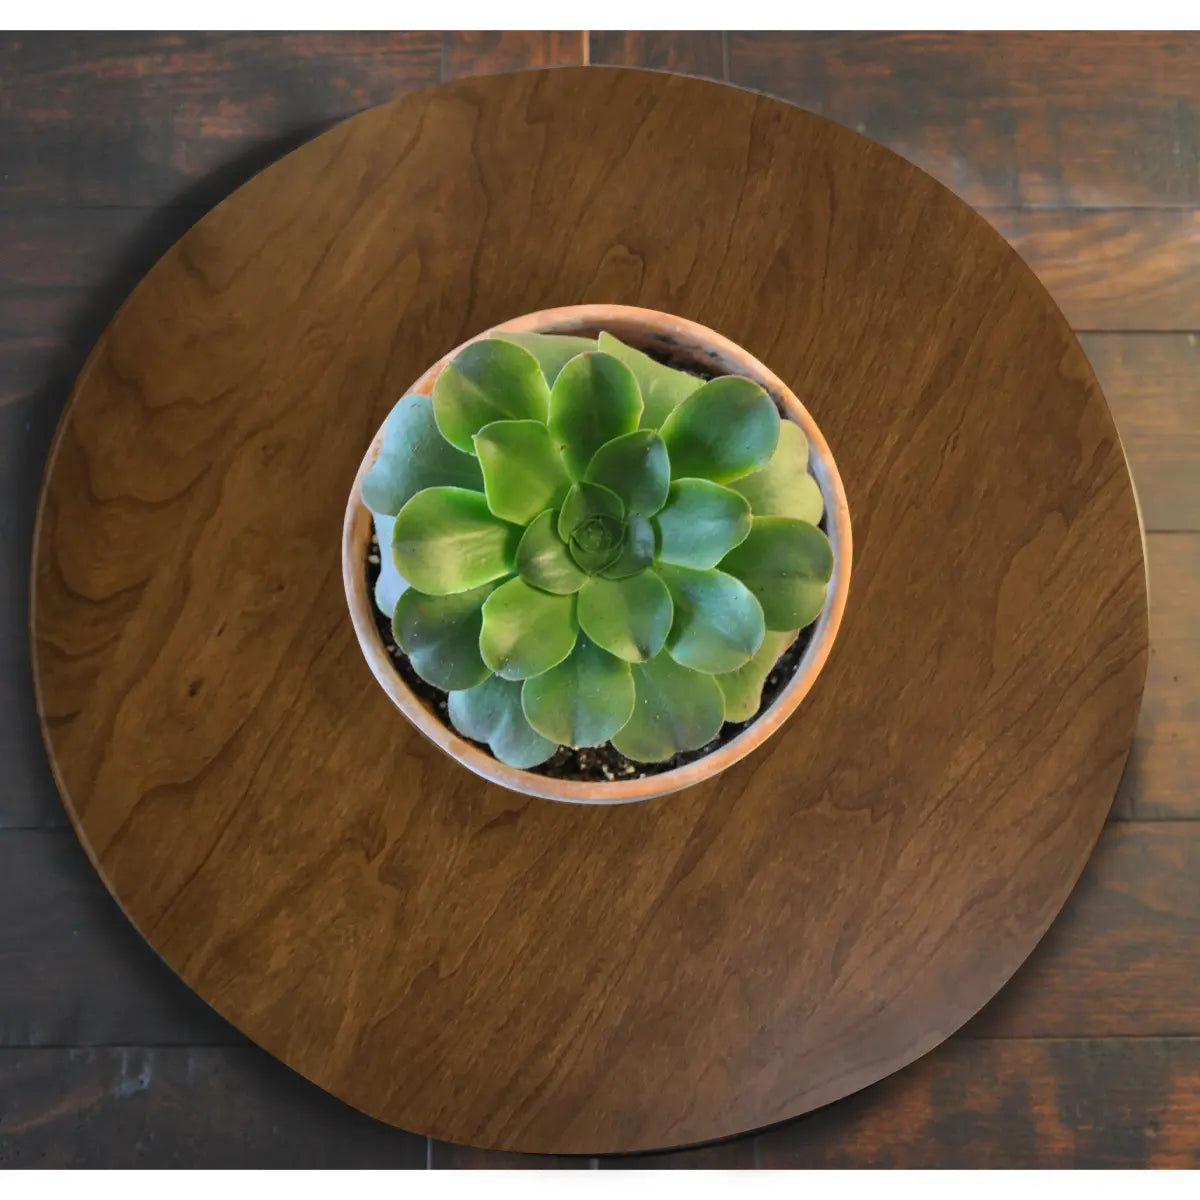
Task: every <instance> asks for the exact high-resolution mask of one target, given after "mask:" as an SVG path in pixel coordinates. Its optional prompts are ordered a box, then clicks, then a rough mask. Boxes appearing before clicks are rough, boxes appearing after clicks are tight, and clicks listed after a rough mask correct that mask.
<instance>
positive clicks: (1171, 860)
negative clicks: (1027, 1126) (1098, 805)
mask: <svg viewBox="0 0 1200 1200" xmlns="http://www.w3.org/2000/svg"><path fill="white" fill-rule="evenodd" d="M1198 879H1200V823H1196V822H1190V821H1183V822H1153V823H1142V822H1139V823H1120V822H1116V823H1110V824H1109V825H1108V826H1106V828H1105V830H1104V832H1103V833H1102V834H1101V837H1100V843H1099V845H1098V846H1097V848H1096V852H1095V854H1093V856H1092V858H1091V861H1090V862H1089V863H1088V865H1087V867H1086V868H1085V869H1084V872H1083V876H1082V878H1081V879H1080V882H1079V885H1078V887H1077V888H1076V889H1075V891H1074V893H1073V894H1072V895H1071V897H1070V899H1069V900H1068V901H1067V904H1066V906H1065V907H1064V908H1063V911H1062V913H1061V914H1060V915H1059V916H1058V918H1057V919H1056V920H1055V922H1054V924H1053V925H1051V927H1050V931H1049V932H1048V933H1047V934H1046V936H1045V938H1044V939H1043V940H1042V942H1041V944H1040V945H1039V946H1038V947H1037V949H1036V950H1035V951H1034V953H1033V954H1032V955H1031V956H1030V957H1029V959H1028V961H1027V962H1026V963H1025V965H1024V966H1023V967H1021V968H1020V969H1019V970H1018V971H1017V973H1016V975H1015V976H1014V977H1013V979H1012V981H1011V982H1010V983H1009V984H1008V986H1007V987H1005V988H1004V989H1003V991H1001V993H1000V994H999V995H998V996H997V997H996V999H995V1000H993V1001H992V1002H991V1003H990V1004H989V1005H988V1006H987V1007H986V1008H985V1009H984V1010H983V1012H982V1013H980V1015H979V1016H978V1017H976V1018H975V1020H974V1021H972V1022H971V1023H970V1024H969V1025H968V1026H967V1032H968V1033H969V1034H970V1035H971V1036H973V1037H1076V1036H1088V1037H1133V1036H1147V1035H1163V1036H1166V1035H1170V1034H1188V1035H1200V989H1198V988H1197V987H1196V980H1197V978H1200V886H1198V885H1197V880H1198Z"/></svg>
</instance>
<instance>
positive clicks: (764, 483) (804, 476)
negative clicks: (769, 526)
mask: <svg viewBox="0 0 1200 1200" xmlns="http://www.w3.org/2000/svg"><path fill="white" fill-rule="evenodd" d="M729 486H730V487H732V488H733V489H734V491H737V492H741V494H742V495H743V496H745V497H746V499H747V500H749V501H750V507H751V508H752V509H753V510H754V515H755V516H756V517H794V518H795V519H796V520H798V521H807V522H808V523H809V524H810V525H816V524H817V522H818V521H820V519H821V514H822V513H823V512H824V511H825V502H824V500H823V499H822V498H821V489H820V487H819V486H818V484H817V481H816V480H815V479H814V478H813V477H812V476H811V475H810V474H809V473H808V438H806V437H805V436H804V430H803V429H801V428H800V426H799V425H797V424H796V423H795V422H794V421H782V422H781V423H780V426H779V444H778V445H777V446H776V447H775V453H774V454H772V455H771V459H770V461H769V462H768V463H767V465H766V466H765V467H763V468H762V470H761V471H755V472H754V473H753V474H751V475H745V476H743V477H742V478H741V479H739V480H737V481H735V482H734V483H731V484H730V485H729Z"/></svg>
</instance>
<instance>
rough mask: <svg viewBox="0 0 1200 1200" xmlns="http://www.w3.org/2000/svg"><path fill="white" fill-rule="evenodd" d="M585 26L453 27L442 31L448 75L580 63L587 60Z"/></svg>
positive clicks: (444, 69) (444, 71)
mask: <svg viewBox="0 0 1200 1200" xmlns="http://www.w3.org/2000/svg"><path fill="white" fill-rule="evenodd" d="M586 38H587V34H586V33H584V32H582V31H581V30H578V29H576V30H571V31H561V32H556V33H551V32H546V31H544V30H512V29H506V30H495V29H491V30H487V31H486V32H480V31H476V30H458V29H456V30H452V31H448V32H446V33H443V34H442V40H443V47H444V56H445V57H444V65H443V71H442V76H443V78H444V79H461V78H463V76H466V75H491V74H494V73H495V72H497V71H522V70H525V69H526V68H528V67H564V66H578V65H580V64H581V63H583V62H586V61H587V60H586V58H585V55H584V44H585V40H586Z"/></svg>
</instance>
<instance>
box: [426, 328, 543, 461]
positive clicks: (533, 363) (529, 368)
mask: <svg viewBox="0 0 1200 1200" xmlns="http://www.w3.org/2000/svg"><path fill="white" fill-rule="evenodd" d="M549 404H550V388H549V386H548V385H547V383H546V377H545V376H544V375H543V374H542V368H541V367H540V366H539V365H538V360H537V359H536V358H534V356H533V355H532V354H530V353H529V351H528V350H523V349H522V348H521V347H520V346H516V345H514V344H513V343H512V342H502V341H499V340H497V339H496V338H484V339H483V340H482V341H478V342H472V343H471V344H470V345H469V346H467V347H465V348H464V349H463V350H462V351H461V352H460V353H459V354H458V355H457V356H456V357H455V358H454V359H453V360H452V361H451V362H449V363H447V364H446V366H445V367H443V368H442V372H441V374H440V375H439V376H438V378H437V382H436V383H435V384H434V385H433V411H434V416H435V417H436V418H437V424H438V428H439V429H440V430H441V431H442V436H443V437H444V438H445V439H446V440H447V441H448V442H450V443H451V444H452V445H454V446H457V447H458V449H460V450H464V451H466V452H467V453H468V454H470V453H472V452H473V450H474V446H473V445H472V442H471V439H472V438H473V437H474V436H475V434H477V433H478V432H479V431H480V430H481V429H482V428H483V427H484V426H485V425H490V424H491V423H492V422H493V421H508V420H516V421H520V420H531V421H545V419H546V413H547V411H548V409H549Z"/></svg>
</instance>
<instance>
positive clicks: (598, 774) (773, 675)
mask: <svg viewBox="0 0 1200 1200" xmlns="http://www.w3.org/2000/svg"><path fill="white" fill-rule="evenodd" d="M647 352H648V353H650V354H651V355H652V357H654V358H656V359H657V360H658V361H659V362H661V363H663V364H665V365H666V366H668V367H674V368H675V369H676V370H678V371H686V372H687V373H688V374H689V375H695V376H697V377H698V378H700V379H704V380H709V379H714V378H716V374H717V373H716V372H712V373H710V372H707V371H702V370H701V371H698V370H696V367H695V363H694V361H692V360H690V359H684V358H683V357H676V355H675V354H673V353H672V352H671V351H670V350H669V349H666V348H663V347H655V348H654V349H653V350H648V351H647ZM776 407H777V408H778V407H779V402H778V400H777V399H776ZM783 415H784V414H783V411H782V409H781V410H780V416H781V417H782V416H783ZM820 528H821V529H822V530H823V531H824V532H825V533H826V534H828V532H829V530H828V528H827V525H826V518H825V517H824V516H822V517H821V522H820ZM379 552H380V551H379V543H378V541H377V540H376V538H375V535H374V533H372V534H371V549H370V552H369V553H368V555H367V562H366V564H365V565H366V569H367V595H368V596H371V597H374V595H375V580H376V579H377V578H378V577H379ZM371 613H372V615H373V616H374V618H375V626H376V628H377V629H378V630H379V636H380V637H381V638H382V639H383V644H384V645H385V646H386V647H387V651H388V653H389V654H390V655H391V657H392V661H393V662H394V663H395V664H396V670H397V671H399V672H400V676H401V678H402V679H403V680H404V682H405V683H407V684H408V686H409V688H410V689H411V690H412V691H413V693H414V694H415V695H416V696H418V697H420V699H421V700H422V702H423V703H424V704H425V706H426V708H428V709H429V711H430V712H432V713H434V714H435V715H436V716H437V719H438V720H439V721H441V723H442V724H443V725H445V726H446V728H447V729H449V730H450V731H451V732H452V733H454V734H455V735H456V736H457V737H462V736H463V735H462V734H461V733H459V732H458V730H457V729H455V728H454V726H453V725H452V724H451V722H450V708H449V699H448V696H447V693H446V692H444V691H442V689H441V688H436V687H434V686H433V685H432V684H429V683H426V682H425V680H424V679H422V678H421V677H420V675H418V674H417V673H416V671H414V670H413V666H412V663H411V662H410V661H409V659H408V655H406V654H405V653H404V651H403V650H401V649H400V647H399V646H398V645H397V644H396V638H395V635H394V634H393V632H392V623H391V621H390V620H389V619H388V618H387V617H385V616H384V615H383V613H381V612H380V611H379V609H377V608H376V607H375V605H374V604H372V605H371ZM814 627H815V626H813V625H810V626H809V627H808V628H807V629H802V630H801V631H800V633H799V635H798V636H797V638H796V640H795V641H794V642H793V643H792V644H791V646H789V647H788V649H787V650H785V651H784V652H783V654H781V655H780V656H779V660H778V661H777V662H776V663H775V665H774V667H772V668H771V671H770V673H769V674H768V675H767V678H766V682H765V683H764V684H763V690H762V702H761V703H760V704H759V706H758V712H756V713H755V714H754V716H752V717H751V718H750V720H748V721H726V722H725V724H724V725H722V726H721V730H720V732H719V733H718V734H717V736H716V737H715V738H713V740H712V741H711V742H709V743H708V744H707V745H706V746H701V747H700V749H699V750H689V751H687V752H686V753H684V754H676V755H675V756H674V757H673V758H669V759H667V760H666V762H660V763H639V762H634V761H633V759H630V758H626V757H625V755H623V754H622V753H621V752H620V750H618V749H617V748H616V747H615V746H614V745H613V744H612V742H605V743H604V745H602V746H592V747H589V748H587V749H583V750H573V749H571V747H569V746H559V748H558V749H557V750H556V751H555V752H554V754H553V755H551V756H550V758H548V759H547V760H546V761H545V762H544V763H542V764H541V765H540V766H537V767H530V768H529V770H530V772H531V773H532V774H534V775H548V776H550V777H551V778H553V779H572V780H579V781H581V782H585V783H604V782H606V781H615V780H622V779H644V778H646V777H647V776H649V775H661V774H662V773H663V772H664V771H673V770H674V769H675V768H676V767H682V766H685V765H686V764H687V763H691V762H695V761H696V760H697V759H700V758H704V757H705V755H708V754H711V753H712V752H713V751H714V750H719V749H720V748H721V747H722V746H724V745H725V744H726V743H727V742H731V741H733V739H734V738H735V737H737V736H738V734H740V733H742V732H743V731H744V730H745V729H748V728H749V727H750V726H751V725H753V724H754V722H755V721H757V720H758V718H759V717H760V716H762V714H763V713H764V712H765V711H766V710H767V709H768V708H770V706H771V705H772V704H773V703H774V702H775V700H776V698H777V697H778V696H779V694H780V692H782V691H783V689H784V688H785V687H786V686H787V684H788V683H789V682H790V681H791V679H792V676H793V675H795V674H796V668H797V667H798V666H799V665H800V659H801V658H802V657H803V655H804V652H805V650H807V649H808V645H809V643H810V642H811V641H812V635H813V629H814ZM464 740H466V741H469V742H471V744H472V745H475V746H478V747H479V749H480V750H482V751H483V752H484V753H485V754H490V753H491V751H490V750H489V749H488V747H487V746H486V745H485V744H483V743H482V742H476V741H474V740H473V739H471V738H466V739H464Z"/></svg>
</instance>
